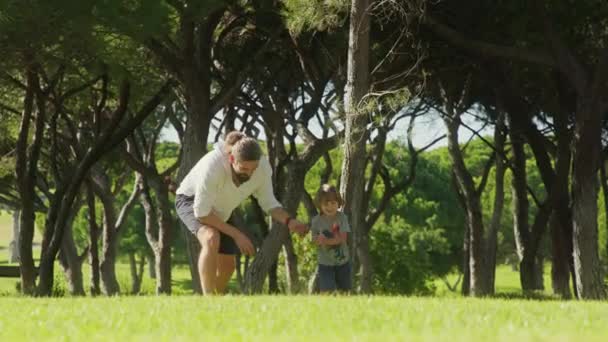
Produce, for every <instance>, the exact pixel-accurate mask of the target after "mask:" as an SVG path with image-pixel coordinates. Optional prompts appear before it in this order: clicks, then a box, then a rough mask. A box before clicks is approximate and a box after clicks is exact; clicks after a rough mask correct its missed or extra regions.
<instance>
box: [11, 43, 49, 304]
mask: <svg viewBox="0 0 608 342" xmlns="http://www.w3.org/2000/svg"><path fill="white" fill-rule="evenodd" d="M25 57H26V58H25V59H26V60H27V61H29V62H30V65H28V66H27V68H26V79H27V89H26V92H25V96H24V98H23V114H22V116H21V125H20V127H19V137H18V139H17V144H16V148H15V155H16V162H15V178H16V179H17V186H18V189H19V193H20V199H21V201H20V206H21V216H20V218H19V221H20V223H19V228H21V232H20V239H19V257H20V264H19V268H20V273H21V292H22V293H24V294H27V295H31V294H34V292H35V290H36V274H35V272H34V256H33V253H32V243H33V240H34V223H35V221H36V217H35V213H34V197H35V184H36V175H37V163H38V157H39V151H40V147H39V144H40V143H41V142H40V139H34V143H33V146H29V148H28V139H29V138H30V137H31V135H32V132H31V131H30V124H31V120H32V114H33V113H32V112H33V105H34V97H35V89H36V88H37V87H38V86H39V84H38V76H37V75H36V73H35V71H34V65H33V63H32V62H31V60H32V58H31V56H27V55H26V56H25ZM43 122H44V117H43V116H42V115H37V117H36V131H35V135H36V137H38V138H42V133H43V131H42V130H43V129H44V125H43ZM36 145H38V146H36ZM28 150H29V151H31V153H29V154H28Z"/></svg>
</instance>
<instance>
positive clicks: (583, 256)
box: [572, 97, 606, 299]
mask: <svg viewBox="0 0 608 342" xmlns="http://www.w3.org/2000/svg"><path fill="white" fill-rule="evenodd" d="M587 101H589V102H590V103H588V102H587ZM594 102H598V101H591V100H585V99H583V98H580V97H579V104H578V108H577V113H576V123H575V134H574V155H573V156H574V157H573V168H572V201H573V205H572V217H573V221H574V231H573V234H574V240H573V241H574V244H573V254H574V268H575V271H576V285H577V290H578V297H579V299H603V298H605V297H606V291H605V288H604V278H603V275H602V268H601V264H600V259H599V253H598V244H597V241H598V232H597V213H598V212H597V198H598V184H597V183H598V177H597V171H598V168H599V166H600V153H601V140H600V138H601V131H602V129H601V128H602V124H601V117H602V116H601V115H600V110H599V108H596V107H597V104H596V103H594Z"/></svg>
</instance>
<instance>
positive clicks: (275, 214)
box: [270, 207, 308, 236]
mask: <svg viewBox="0 0 608 342" xmlns="http://www.w3.org/2000/svg"><path fill="white" fill-rule="evenodd" d="M270 216H272V219H273V220H275V221H277V222H281V223H283V224H285V225H287V228H289V231H290V232H292V233H298V234H299V235H300V236H303V235H304V234H306V232H308V226H307V225H305V224H304V223H302V222H300V221H298V220H296V219H295V218H292V217H291V215H289V213H288V212H287V211H286V210H285V209H283V208H281V207H277V208H273V209H270Z"/></svg>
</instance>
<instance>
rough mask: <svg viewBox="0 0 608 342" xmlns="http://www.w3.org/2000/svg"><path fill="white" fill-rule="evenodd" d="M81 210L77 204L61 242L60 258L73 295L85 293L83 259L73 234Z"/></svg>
mask: <svg viewBox="0 0 608 342" xmlns="http://www.w3.org/2000/svg"><path fill="white" fill-rule="evenodd" d="M79 210H80V205H78V204H77V205H76V206H75V208H74V209H73V211H72V213H71V215H70V217H69V218H68V221H67V222H66V225H67V226H66V227H65V228H64V229H65V233H64V235H63V242H62V244H61V252H60V256H61V257H60V258H59V260H60V263H61V266H62V267H63V271H64V275H65V279H66V283H67V285H68V290H69V292H70V294H71V295H72V296H84V295H85V292H84V283H83V277H82V261H83V259H82V258H81V257H80V255H78V250H77V249H76V243H75V242H74V234H73V223H74V219H75V218H76V215H77V214H78V211H79Z"/></svg>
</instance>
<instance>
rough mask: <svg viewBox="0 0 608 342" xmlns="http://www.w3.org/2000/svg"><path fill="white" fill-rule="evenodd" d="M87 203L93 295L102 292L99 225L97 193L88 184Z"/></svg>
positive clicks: (91, 288)
mask: <svg viewBox="0 0 608 342" xmlns="http://www.w3.org/2000/svg"><path fill="white" fill-rule="evenodd" d="M87 205H88V207H89V263H90V264H91V287H90V291H91V295H92V296H97V295H99V294H101V289H100V287H99V277H100V274H99V225H98V224H97V215H96V213H95V194H94V193H93V189H92V187H91V185H90V183H89V184H87Z"/></svg>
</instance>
